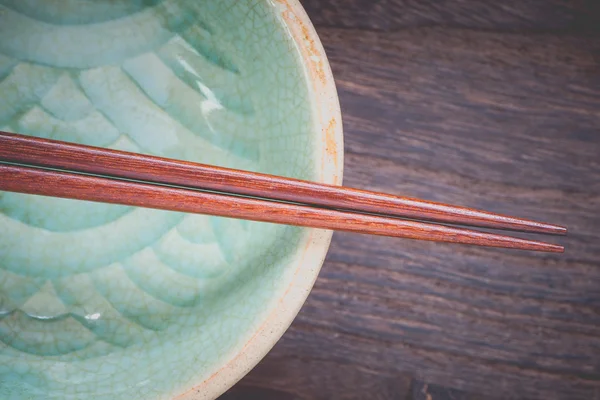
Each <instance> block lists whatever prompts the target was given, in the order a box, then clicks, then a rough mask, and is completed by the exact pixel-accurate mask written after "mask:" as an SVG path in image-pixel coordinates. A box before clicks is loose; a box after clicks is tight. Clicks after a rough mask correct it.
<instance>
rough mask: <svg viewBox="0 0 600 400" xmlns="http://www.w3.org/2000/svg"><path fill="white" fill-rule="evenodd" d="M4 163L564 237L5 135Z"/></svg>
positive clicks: (415, 205)
mask: <svg viewBox="0 0 600 400" xmlns="http://www.w3.org/2000/svg"><path fill="white" fill-rule="evenodd" d="M0 160H4V161H9V162H15V163H22V164H27V165H37V166H43V167H48V168H56V169H65V170H72V171H79V172H86V173H92V174H98V175H108V176H117V177H122V178H128V179H135V180H142V181H148V182H156V183H162V184H171V185H177V186H185V187H191V188H200V189H205V190H214V191H221V192H227V193H235V194H240V195H245V196H254V197H260V198H268V199H273V200H280V201H290V202H296V203H303V204H310V205H315V206H324V207H331V208H336V209H341V210H348V211H357V212H366V213H375V214H383V215H391V216H398V217H403V218H411V219H422V220H429V221H436V222H441V223H450V224H460V225H471V226H479V227H486V228H495V229H507V230H515V231H522V232H537V233H547V234H559V235H564V234H566V232H567V229H566V228H564V227H562V226H558V225H552V224H546V223H542V222H536V221H531V220H527V219H521V218H515V217H510V216H504V215H498V214H494V213H490V212H486V211H480V210H474V209H470V208H465V207H458V206H451V205H447V204H441V203H434V202H429V201H424V200H418V199H414V198H408V197H400V196H394V195H390V194H383V193H377V192H370V191H365V190H359V189H353V188H347V187H339V186H333V185H325V184H319V183H315V182H309V181H302V180H296V179H290V178H283V177H278V176H273V175H266V174H259V173H253V172H248V171H240V170H234V169H228V168H221V167H216V166H210V165H204V164H197V163H192V162H186V161H181V160H173V159H167V158H161V157H154V156H148V155H143V154H136V153H128V152H123V151H116V150H110V149H105V148H99V147H91V146H84V145H79V144H74V143H67V142H60V141H55V140H48V139H40V138H35V137H30V136H24V135H18V134H12V133H7V132H0Z"/></svg>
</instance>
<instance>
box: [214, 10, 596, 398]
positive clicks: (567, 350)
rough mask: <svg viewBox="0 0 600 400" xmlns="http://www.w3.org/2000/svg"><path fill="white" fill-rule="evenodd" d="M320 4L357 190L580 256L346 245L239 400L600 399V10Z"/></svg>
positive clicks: (339, 236) (346, 239) (345, 240)
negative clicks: (473, 211)
mask: <svg viewBox="0 0 600 400" xmlns="http://www.w3.org/2000/svg"><path fill="white" fill-rule="evenodd" d="M302 3H303V4H304V6H305V7H306V9H307V12H308V13H309V15H310V17H311V19H312V21H313V23H314V24H315V26H316V28H317V31H318V32H319V34H320V36H321V39H322V41H323V44H324V46H325V48H326V50H327V54H328V56H329V59H330V62H331V65H332V68H333V71H334V75H335V78H336V81H337V85H338V91H339V95H340V101H341V106H342V114H343V118H344V130H345V141H346V161H345V165H346V170H345V184H346V185H348V186H356V187H362V188H367V189H372V190H378V191H385V192H392V193H399V194H404V195H410V196H417V197H421V198H424V199H431V200H437V201H442V202H448V203H454V204H461V205H466V206H471V207H477V208H484V209H487V210H490V211H495V212H499V213H506V214H513V215H516V216H522V217H529V218H533V219H540V220H546V221H548V222H554V223H558V224H564V225H566V226H568V227H569V229H570V235H569V237H568V238H565V239H564V240H562V239H560V238H559V239H558V242H560V243H564V244H565V245H566V246H567V252H566V254H564V255H545V254H534V253H528V252H518V251H507V250H495V249H481V248H475V247H470V246H460V245H445V244H434V243H426V242H417V241H410V240H397V239H388V238H381V237H366V236H361V235H353V234H344V233H336V234H335V235H334V238H333V242H332V245H331V250H330V252H329V255H328V257H327V260H326V262H325V264H324V266H323V269H322V272H321V275H320V277H319V279H318V281H317V283H316V285H315V287H314V290H313V291H312V293H311V295H310V297H309V299H308V301H307V303H306V305H305V306H304V307H303V309H302V311H301V312H300V314H299V315H298V317H297V319H296V320H295V322H294V323H293V325H292V327H291V328H290V329H289V330H288V332H287V333H286V334H285V335H284V337H283V338H282V340H281V341H280V342H279V343H278V344H277V345H276V346H275V347H274V348H273V350H272V351H271V352H270V353H269V355H268V356H267V357H266V358H265V359H264V360H263V361H262V362H261V363H260V364H259V365H258V366H257V367H256V368H255V369H254V370H253V371H252V372H251V373H250V374H249V375H248V376H247V377H246V378H244V379H243V380H242V381H241V382H240V383H239V384H238V385H237V386H235V387H234V388H233V389H232V390H230V391H229V392H228V393H227V394H226V395H224V396H223V399H246V398H247V399H250V398H252V399H254V398H257V399H299V398H303V399H312V398H315V399H427V400H431V399H432V400H438V399H440V400H441V399H475V398H502V399H506V398H539V399H554V398H560V399H577V398H581V399H599V398H600V1H596V0H590V1H586V0H573V1H567V0H523V1H521V0H510V1H508V0H506V1H497V0H454V1H452V0H448V1H439V0H419V1H416V0H415V1H411V0H399V1H392V0H379V1H369V0H362V1H361V0H345V1H342V0H304V1H303V2H302Z"/></svg>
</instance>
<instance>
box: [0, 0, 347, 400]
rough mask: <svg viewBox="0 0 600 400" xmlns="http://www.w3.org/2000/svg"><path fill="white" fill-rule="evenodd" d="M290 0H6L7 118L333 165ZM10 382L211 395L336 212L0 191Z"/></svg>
mask: <svg viewBox="0 0 600 400" xmlns="http://www.w3.org/2000/svg"><path fill="white" fill-rule="evenodd" d="M341 128H342V127H341V121H340V116H339V106H338V102H337V96H336V92H335V87H334V83H333V79H332V77H331V72H330V69H329V65H328V63H327V59H326V57H325V54H324V52H323V49H322V47H321V44H320V42H319V40H318V38H317V35H316V34H315V31H314V29H313V27H312V25H311V24H310V22H309V20H308V18H307V16H306V14H305V13H304V11H303V9H302V8H301V6H300V4H299V3H298V2H297V1H293V0H276V1H275V0H248V1H237V0H219V1H217V0H162V1H161V0H144V1H142V0H135V1H132V0H96V1H93V2H92V1H83V0H46V1H44V2H40V1H35V0H0V129H2V130H6V131H13V132H20V133H24V134H29V135H35V136H41V137H47V138H54V139H60V140H66V141H74V142H79V143H85V144H89V145H95V146H104V147H109V148H114V149H122V150H129V151H135V152H142V153H149V154H155V155H160V156H166V157H172V158H178V159H185V160H193V161H197V162H202V163H209V164H216V165H222V166H227V167H233V168H240V169H247V170H253V171H260V172H266V173H272V174H277V175H284V176H290V177H296V178H302V179H310V180H315V181H319V182H327V183H334V184H339V183H341V178H342V156H343V154H342V153H343V146H342V133H341ZM0 211H1V214H0V398H1V399H88V400H89V399H107V400H108V399H110V400H120V399H127V400H132V399H144V400H147V399H173V398H177V399H205V398H214V397H216V396H218V395H219V394H221V393H222V392H223V391H225V390H226V389H227V388H229V387H230V386H232V385H233V384H234V383H235V382H236V381H237V380H238V379H240V378H241V377H242V376H243V375H244V374H245V373H246V372H248V371H249V370H250V369H251V368H252V367H253V366H254V365H255V364H256V363H257V362H258V361H259V360H260V359H261V358H262V357H263V356H264V355H265V354H266V353H267V351H268V350H269V349H270V348H271V347H272V346H273V345H274V344H275V342H276V341H277V340H278V338H279V337H280V336H281V335H282V334H283V332H284V330H285V329H286V328H287V327H288V326H289V324H290V323H291V321H292V319H293V318H294V317H295V315H296V313H297V312H298V310H299V309H300V307H301V305H302V303H303V302H304V300H305V298H306V296H307V295H308V293H309V291H310V289H311V287H312V285H313V282H314V280H315V278H316V276H317V274H318V271H319V269H320V267H321V264H322V261H323V258H324V256H325V253H326V251H327V249H328V246H329V241H330V238H331V232H329V231H323V230H315V229H304V228H297V227H290V226H283V225H274V224H266V223H257V222H247V221H240V220H234V219H226V218H214V217H208V216H202V215H188V214H181V213H175V212H166V211H159V210H150V209H142V208H134V207H125V206H117V205H107V204H100V203H90V202H82V201H71V200H65V199H54V198H47V197H37V196H29V195H21V194H15V193H0Z"/></svg>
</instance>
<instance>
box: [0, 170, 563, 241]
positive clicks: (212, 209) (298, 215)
mask: <svg viewBox="0 0 600 400" xmlns="http://www.w3.org/2000/svg"><path fill="white" fill-rule="evenodd" d="M0 190H5V191H12V192H20V193H28V194H35V195H44V196H53V197H63V198H72V199H80V200H89V201H97V202H104V203H115V204H123V205H130V206H140V207H148V208H157V209H164V210H172V211H181V212H188V213H202V214H208V215H215V216H222V217H233V218H242V219H248V220H254V221H263V222H274V223H279V224H287V225H299V226H308V227H314V228H323V229H334V230H341V231H349V232H357V233H366V234H372V235H383V236H393V237H401V238H410V239H420V240H430V241H440V242H450V243H464V244H473V245H479V246H490V247H503V248H513V249H522V250H534V251H545V252H563V251H564V249H563V247H562V246H559V245H554V244H549V243H544V242H538V241H533V240H526V239H520V238H513V237H509V236H504V235H496V234H492V233H484V232H478V231H473V230H468V229H463V228H454V227H448V226H444V225H436V224H429V223H423V222H416V221H409V220H403V219H398V218H389V217H382V216H375V215H366V214H358V213H350V212H344V211H337V210H331V209H323V208H316V207H311V206H305V205H297V204H287V203H277V202H271V201H268V200H262V199H253V198H244V197H238V196H233V195H227V194H216V193H210V192H202V191H198V190H193V189H185V188H177V187H169V186H162V185H156V184H152V183H140V182H132V181H125V180H118V179H115V178H107V177H98V176H91V175H84V174H80V173H72V172H66V171H56V170H48V169H43V168H39V167H31V166H22V165H10V164H0Z"/></svg>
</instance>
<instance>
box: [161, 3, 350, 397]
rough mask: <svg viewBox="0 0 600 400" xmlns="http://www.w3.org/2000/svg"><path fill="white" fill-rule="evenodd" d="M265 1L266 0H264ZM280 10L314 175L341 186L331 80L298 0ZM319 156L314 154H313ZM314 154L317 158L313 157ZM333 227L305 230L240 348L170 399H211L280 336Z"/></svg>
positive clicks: (309, 284)
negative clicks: (290, 267) (307, 100)
mask: <svg viewBox="0 0 600 400" xmlns="http://www.w3.org/2000/svg"><path fill="white" fill-rule="evenodd" d="M264 1H267V0H264ZM268 1H269V2H270V3H272V4H273V6H274V7H275V10H276V11H275V12H279V13H280V14H281V17H282V20H283V22H284V23H285V25H286V27H287V29H288V31H289V33H290V35H291V37H292V39H293V40H294V42H295V43H296V46H297V48H298V50H299V52H300V54H301V59H302V64H303V65H304V68H305V72H306V75H307V76H308V80H309V83H310V84H311V85H312V90H313V93H312V98H313V99H314V103H313V115H314V119H315V120H314V121H313V124H314V125H315V127H316V128H317V129H320V132H321V134H320V138H319V141H318V145H317V146H316V147H317V148H316V149H315V150H316V152H317V153H320V161H321V164H320V167H319V168H318V170H317V178H316V180H317V181H318V182H321V183H328V184H333V185H341V184H342V178H343V169H344V142H343V129H342V117H341V111H340V105H339V99H338V95H337V90H336V87H335V81H334V79H333V74H332V71H331V67H330V65H329V61H328V59H327V56H326V54H325V50H324V48H323V45H322V44H321V41H320V39H319V36H318V35H317V32H316V30H315V28H314V26H313V24H312V22H311V21H310V19H309V17H308V15H307V14H306V11H305V10H304V8H303V7H302V5H301V4H300V2H299V0H268ZM317 155H318V156H319V154H317ZM318 158H319V157H317V159H318ZM332 234H333V231H330V230H323V229H312V228H311V229H307V234H306V235H305V239H304V240H303V243H301V244H300V245H301V246H303V250H302V251H301V254H300V255H299V257H298V259H299V260H300V261H299V262H297V263H296V266H295V271H294V277H293V279H292V281H291V282H290V284H289V286H288V287H287V288H286V290H285V291H284V292H283V295H282V296H281V297H279V298H278V299H277V301H275V302H274V303H275V307H274V308H273V309H271V310H269V312H268V314H267V316H266V318H265V319H264V321H263V322H262V324H261V325H260V326H259V328H258V329H256V330H255V331H254V332H253V333H252V334H251V335H250V339H249V340H247V341H246V343H245V344H244V346H243V348H242V350H241V351H240V352H238V353H234V354H233V355H232V356H230V358H229V360H227V361H226V362H225V363H224V365H223V366H222V367H221V368H220V369H219V370H218V371H217V372H215V373H214V374H213V375H211V376H210V377H208V378H206V379H205V380H204V381H202V382H200V383H198V384H197V385H194V386H193V387H191V388H190V389H187V390H186V391H185V392H183V393H181V394H179V395H177V396H175V397H173V400H201V399H214V398H216V397H218V396H220V395H221V394H223V393H224V392H225V391H226V390H227V389H229V388H231V387H232V386H233V385H235V384H236V383H237V382H238V381H239V380H240V379H241V378H243V377H244V376H245V375H246V374H247V373H248V372H250V370H252V368H254V367H255V366H256V365H257V364H258V362H259V361H260V360H261V359H262V358H263V357H264V356H266V354H267V353H268V352H269V351H270V350H271V348H272V347H273V346H274V345H275V344H276V343H277V341H278V340H279V339H280V338H281V337H282V336H283V334H284V333H285V331H286V330H287V329H288V327H289V326H290V325H291V323H292V321H293V320H294V318H295V317H296V315H297V314H298V312H299V311H300V308H301V307H302V305H303V304H304V302H305V301H306V298H307V297H308V295H309V293H310V291H311V289H312V287H313V285H314V283H315V281H316V279H317V276H318V274H319V271H320V270H321V266H322V265H323V261H324V260H325V255H326V254H327V251H328V250H329V244H330V242H331V237H332Z"/></svg>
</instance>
